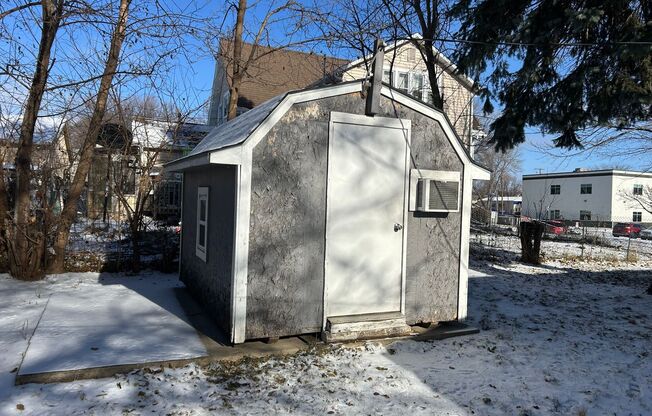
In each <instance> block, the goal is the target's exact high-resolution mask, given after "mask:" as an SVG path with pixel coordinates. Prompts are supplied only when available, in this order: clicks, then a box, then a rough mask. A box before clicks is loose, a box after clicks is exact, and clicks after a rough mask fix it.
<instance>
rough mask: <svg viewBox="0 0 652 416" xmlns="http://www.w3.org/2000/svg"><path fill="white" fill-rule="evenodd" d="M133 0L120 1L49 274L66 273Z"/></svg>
mask: <svg viewBox="0 0 652 416" xmlns="http://www.w3.org/2000/svg"><path fill="white" fill-rule="evenodd" d="M130 4H131V0H120V7H119V10H118V18H117V22H116V25H115V29H114V31H113V34H112V36H111V43H110V47H109V54H108V57H107V60H106V64H105V67H104V72H103V74H102V77H101V80H100V87H99V90H98V93H97V98H96V101H95V108H94V110H93V116H92V117H91V121H90V124H89V129H88V131H87V133H86V137H85V139H84V143H83V145H82V149H81V152H80V157H79V162H78V165H77V170H76V172H75V176H74V178H73V180H72V183H71V185H70V188H69V189H68V196H67V198H66V201H65V204H64V206H63V211H62V212H61V218H60V219H59V223H58V225H57V230H56V235H55V241H54V246H53V248H54V258H53V260H52V263H51V264H50V268H49V271H50V272H51V273H61V272H63V270H64V268H63V264H64V255H65V251H66V246H67V244H68V239H69V238H70V227H71V226H72V223H73V221H74V220H75V216H76V214H77V204H78V202H79V196H80V195H81V193H82V190H83V188H84V184H85V182H86V177H87V176H88V172H89V170H90V167H91V162H92V160H93V151H94V149H95V143H96V142H97V137H98V135H99V133H100V129H101V128H102V119H103V118H104V113H105V111H106V102H107V99H108V96H109V90H110V88H111V84H112V83H113V77H114V75H115V72H116V70H117V68H118V64H119V62H120V50H121V48H122V42H123V41H124V39H125V35H126V31H127V17H128V16H129V6H130Z"/></svg>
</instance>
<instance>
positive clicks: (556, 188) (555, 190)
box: [550, 185, 561, 195]
mask: <svg viewBox="0 0 652 416" xmlns="http://www.w3.org/2000/svg"><path fill="white" fill-rule="evenodd" d="M559 194H561V185H550V195H559Z"/></svg>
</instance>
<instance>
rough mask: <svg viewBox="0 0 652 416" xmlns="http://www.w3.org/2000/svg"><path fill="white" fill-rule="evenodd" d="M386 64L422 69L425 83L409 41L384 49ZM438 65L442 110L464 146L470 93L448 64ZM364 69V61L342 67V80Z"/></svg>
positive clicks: (362, 74)
mask: <svg viewBox="0 0 652 416" xmlns="http://www.w3.org/2000/svg"><path fill="white" fill-rule="evenodd" d="M392 61H393V62H392ZM390 66H391V67H392V68H393V70H394V71H400V72H412V73H415V72H416V73H422V74H423V75H424V80H425V82H426V83H427V78H428V77H427V68H426V65H425V63H424V62H423V60H422V59H421V54H420V53H419V51H418V50H417V48H416V47H415V46H414V45H412V44H406V45H403V46H401V47H399V48H397V49H393V50H390V51H388V52H387V53H386V55H385V65H384V67H385V69H386V70H388V69H389V68H390ZM438 69H439V73H438V78H439V80H440V81H439V85H440V86H441V87H442V88H441V93H442V96H443V99H444V112H445V113H446V115H447V116H448V118H449V119H450V121H451V123H452V124H453V127H454V128H455V131H456V132H457V134H458V135H459V136H460V138H462V140H463V141H464V143H465V144H466V145H467V147H468V144H469V140H470V137H471V134H470V128H471V119H472V116H473V107H472V102H473V94H472V93H471V91H470V90H469V89H468V88H467V87H466V86H465V85H464V84H462V83H461V82H460V81H459V80H458V77H457V76H455V75H452V74H451V72H452V68H450V67H449V68H444V66H442V65H438ZM366 73H367V71H366V68H365V65H364V63H362V64H360V65H357V66H355V67H352V68H350V69H348V70H347V71H345V72H344V74H343V76H342V79H343V81H352V80H355V79H363V78H364V77H365V76H366Z"/></svg>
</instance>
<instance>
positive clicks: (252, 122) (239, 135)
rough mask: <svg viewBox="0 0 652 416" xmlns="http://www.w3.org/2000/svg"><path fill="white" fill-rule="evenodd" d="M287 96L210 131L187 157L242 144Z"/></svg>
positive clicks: (269, 101)
mask: <svg viewBox="0 0 652 416" xmlns="http://www.w3.org/2000/svg"><path fill="white" fill-rule="evenodd" d="M286 95H287V94H281V95H277V96H276V97H274V98H270V99H269V100H267V101H265V102H264V103H262V104H261V105H259V106H258V107H255V108H254V109H252V110H249V111H247V112H246V113H244V114H242V115H239V116H238V117H236V118H234V119H233V120H231V121H229V122H227V123H224V124H221V125H219V126H217V127H215V128H214V129H213V130H211V132H210V133H208V134H207V135H206V137H204V140H202V141H201V142H200V143H199V144H198V145H197V146H196V147H195V148H194V149H193V150H192V152H190V154H189V155H188V156H194V155H198V154H200V153H204V152H210V151H213V150H219V149H222V148H224V147H229V146H234V145H236V144H240V143H242V142H244V141H245V140H246V139H247V137H249V135H250V134H251V133H252V132H253V131H254V130H255V129H256V127H258V126H259V125H260V123H262V122H263V121H264V120H265V119H266V118H267V116H269V115H270V113H271V112H272V111H274V109H275V108H276V106H277V105H278V104H279V103H280V102H281V101H282V100H283V98H285V96H286Z"/></svg>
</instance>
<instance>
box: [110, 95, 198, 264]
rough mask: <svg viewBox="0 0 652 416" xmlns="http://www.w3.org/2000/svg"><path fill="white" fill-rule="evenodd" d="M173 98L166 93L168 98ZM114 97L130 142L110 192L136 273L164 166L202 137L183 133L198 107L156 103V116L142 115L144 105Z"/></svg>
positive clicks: (163, 180) (164, 173) (164, 175)
mask: <svg viewBox="0 0 652 416" xmlns="http://www.w3.org/2000/svg"><path fill="white" fill-rule="evenodd" d="M158 93H159V94H160V93H161V91H160V90H159V91H158ZM175 95H176V94H174V93H169V94H168V97H174V96H175ZM114 97H115V99H116V110H117V117H118V120H119V122H120V124H121V125H124V126H129V125H130V126H131V133H132V135H131V137H132V141H131V142H130V143H127V145H126V146H125V147H124V149H123V154H122V155H121V157H120V158H119V159H118V163H117V164H116V169H115V171H114V172H113V173H114V174H113V180H112V181H111V185H112V192H113V195H115V196H116V197H117V198H118V201H119V204H120V207H121V211H122V212H124V213H125V215H126V219H127V221H126V222H127V225H128V229H129V235H130V240H131V269H132V270H133V271H139V270H140V267H141V248H140V246H141V242H142V239H143V233H144V232H145V231H146V228H147V214H148V213H150V212H151V213H152V214H155V211H156V209H155V208H156V204H157V202H158V201H156V200H155V194H156V191H158V190H159V187H160V186H162V185H163V184H164V182H165V181H166V180H168V177H167V176H166V175H167V172H165V171H164V170H163V164H164V163H165V162H166V161H169V160H171V159H174V158H177V157H180V156H181V155H182V152H183V150H184V149H187V148H188V146H192V145H193V144H192V143H185V140H190V141H193V140H198V139H199V138H200V137H203V134H202V131H201V130H200V131H199V134H198V135H196V136H193V134H192V132H189V131H187V130H186V127H192V126H191V125H190V124H187V125H186V124H185V123H186V122H187V121H188V120H189V119H190V118H191V117H192V115H194V114H195V113H196V112H197V111H198V110H199V108H197V107H193V108H182V107H181V106H180V105H181V103H178V104H179V105H177V104H172V105H170V104H168V105H165V103H159V105H158V106H157V107H158V109H157V111H156V112H155V114H152V113H151V112H149V114H145V113H144V112H143V109H145V107H146V106H145V105H140V103H139V101H138V100H137V101H135V102H133V101H132V102H128V103H122V102H121V101H120V100H119V94H115V96H114ZM150 127H151V128H150ZM127 161H128V163H125V162H127ZM136 172H137V174H136ZM132 178H133V182H134V183H132ZM164 255H170V253H164Z"/></svg>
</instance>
